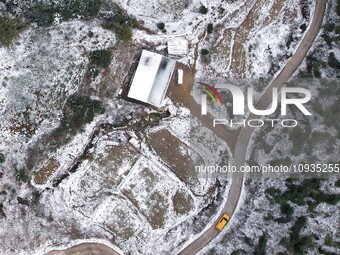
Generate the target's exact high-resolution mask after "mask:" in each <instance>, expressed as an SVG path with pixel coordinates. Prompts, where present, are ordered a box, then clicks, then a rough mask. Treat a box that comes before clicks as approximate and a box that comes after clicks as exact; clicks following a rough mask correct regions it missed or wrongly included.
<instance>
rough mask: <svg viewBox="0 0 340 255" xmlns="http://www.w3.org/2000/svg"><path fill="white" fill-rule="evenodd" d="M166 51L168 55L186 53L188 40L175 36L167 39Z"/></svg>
mask: <svg viewBox="0 0 340 255" xmlns="http://www.w3.org/2000/svg"><path fill="white" fill-rule="evenodd" d="M168 53H169V54H170V55H186V54H188V41H187V40H185V39H182V38H175V39H173V40H171V41H168Z"/></svg>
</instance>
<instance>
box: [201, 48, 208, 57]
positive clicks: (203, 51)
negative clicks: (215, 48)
mask: <svg viewBox="0 0 340 255" xmlns="http://www.w3.org/2000/svg"><path fill="white" fill-rule="evenodd" d="M209 53H210V52H209V50H207V49H202V50H201V54H202V55H203V56H206V55H208V54H209Z"/></svg>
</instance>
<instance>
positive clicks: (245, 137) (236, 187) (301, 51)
mask: <svg viewBox="0 0 340 255" xmlns="http://www.w3.org/2000/svg"><path fill="white" fill-rule="evenodd" d="M326 4H327V0H317V2H316V7H315V15H314V17H313V20H312V23H311V26H310V28H309V30H308V31H307V32H306V34H305V37H304V39H303V40H302V42H301V44H300V46H299V48H298V49H297V51H296V52H295V54H294V55H293V56H292V57H291V59H290V60H289V61H288V62H287V64H286V66H285V67H284V68H283V70H282V71H281V72H280V74H279V75H278V76H277V77H276V79H275V80H274V81H273V83H272V84H271V86H270V87H269V89H268V90H267V91H266V93H265V94H264V95H263V96H262V97H261V99H260V100H259V102H258V104H257V109H265V108H267V107H268V106H269V105H270V103H271V88H273V87H277V88H278V89H280V88H281V87H282V86H283V84H284V83H285V82H286V81H287V80H288V79H289V78H290V77H291V76H292V74H293V73H294V72H295V70H296V69H297V68H298V66H299V65H300V64H301V62H302V61H303V59H304V57H305V56H306V54H307V52H308V50H309V49H310V47H311V46H312V44H313V42H314V40H315V38H316V36H317V35H318V33H319V30H320V28H321V25H322V21H323V16H324V13H325V10H326ZM253 118H258V116H256V115H250V116H249V118H248V119H253ZM253 131H254V129H253V128H250V127H246V128H242V129H241V132H240V135H239V137H238V139H237V143H236V147H235V150H234V164H235V166H236V167H238V168H239V167H240V166H242V165H244V164H245V157H246V152H247V148H248V144H249V140H250V137H251V134H252V133H253ZM223 132H225V130H220V131H219V132H218V134H219V136H220V137H221V136H223V135H222V134H223ZM228 137H229V138H230V134H229V135H228ZM225 138H226V137H224V139H225ZM225 140H227V139H225ZM242 184H243V176H239V175H238V176H233V178H232V184H231V188H230V192H229V196H228V199H227V201H226V203H225V205H224V206H223V210H222V214H223V213H225V212H226V213H228V214H229V215H230V216H232V215H233V213H234V211H235V209H236V206H237V203H238V200H239V197H240V194H241V190H242ZM222 214H221V215H220V217H222ZM216 223H217V222H215V223H214V224H213V225H212V227H210V228H209V229H208V230H207V231H206V232H204V233H203V234H202V235H201V236H200V237H199V238H197V239H196V240H195V241H193V242H192V243H191V244H190V245H188V246H187V247H186V248H184V249H183V250H182V251H180V252H179V255H193V254H196V253H198V252H199V251H200V250H201V249H203V248H204V247H205V246H206V245H207V244H209V243H210V242H211V240H213V239H214V238H215V237H216V236H217V235H218V234H219V231H217V230H216V229H215V225H216ZM84 254H95V255H119V253H118V252H116V251H114V250H113V249H111V248H109V247H108V246H106V245H103V244H98V243H84V244H80V245H77V246H73V247H71V248H69V249H66V250H63V251H52V252H49V253H47V254H45V255H84Z"/></svg>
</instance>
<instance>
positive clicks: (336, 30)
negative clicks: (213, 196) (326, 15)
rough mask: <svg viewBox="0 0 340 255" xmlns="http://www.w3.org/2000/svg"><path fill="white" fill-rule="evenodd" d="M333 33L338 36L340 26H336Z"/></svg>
mask: <svg viewBox="0 0 340 255" xmlns="http://www.w3.org/2000/svg"><path fill="white" fill-rule="evenodd" d="M335 33H336V34H337V35H338V34H340V26H336V28H335Z"/></svg>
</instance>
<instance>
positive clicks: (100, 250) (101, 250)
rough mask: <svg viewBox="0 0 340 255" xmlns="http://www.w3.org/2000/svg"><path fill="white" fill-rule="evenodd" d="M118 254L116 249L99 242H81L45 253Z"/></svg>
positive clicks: (63, 254)
mask: <svg viewBox="0 0 340 255" xmlns="http://www.w3.org/2000/svg"><path fill="white" fill-rule="evenodd" d="M84 254H95V255H120V254H119V253H118V252H117V251H115V250H113V249H112V248H110V247H109V246H106V245H104V244H100V243H82V244H79V245H75V246H72V247H71V248H68V249H66V250H54V251H50V252H48V253H46V254H45V255H84Z"/></svg>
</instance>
